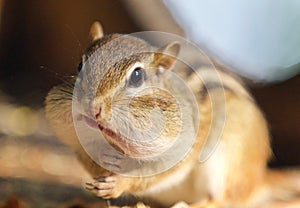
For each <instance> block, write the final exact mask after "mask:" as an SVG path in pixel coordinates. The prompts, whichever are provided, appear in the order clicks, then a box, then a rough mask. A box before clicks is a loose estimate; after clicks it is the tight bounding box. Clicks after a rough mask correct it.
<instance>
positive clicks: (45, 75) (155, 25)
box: [0, 0, 300, 207]
mask: <svg viewBox="0 0 300 208" xmlns="http://www.w3.org/2000/svg"><path fill="white" fill-rule="evenodd" d="M169 4H170V1H169V3H168V5H169ZM172 13H173V14H174V15H176V13H174V11H173V12H172ZM95 20H99V21H101V23H102V24H103V27H104V30H105V33H112V32H118V33H132V32H137V31H143V30H159V31H166V32H172V33H175V34H179V35H185V32H184V31H183V30H182V29H181V27H179V25H178V24H177V23H176V22H175V21H174V20H173V19H172V16H171V14H170V13H169V12H168V10H167V9H166V7H165V5H164V4H163V3H162V2H160V1H158V0H153V1H151V3H150V2H149V1H138V0H114V1H110V0H87V1H79V0H75V1H71V0H60V1H54V0H40V1H35V0H26V1H17V0H0V207H24V206H25V207H31V206H33V207H34V206H35V205H39V207H51V206H52V207H55V206H56V205H57V206H58V204H59V205H61V204H63V206H64V207H72V206H73V205H74V204H75V205H76V206H78V207H93V206H99V204H98V203H102V202H99V200H97V199H96V198H94V197H92V196H91V195H89V194H88V193H86V192H85V191H84V190H82V188H80V187H81V184H82V182H83V181H85V179H86V178H88V175H87V174H86V172H85V171H84V170H83V169H82V168H81V166H80V165H79V164H78V162H77V160H76V157H75V156H74V154H73V153H72V151H70V150H69V149H68V148H66V147H65V146H63V145H62V144H60V143H59V142H58V141H57V140H56V139H55V137H54V136H53V134H52V132H51V130H50V129H49V127H48V125H47V122H46V121H45V119H44V114H43V102H44V98H45V96H46V94H47V92H48V91H49V89H50V88H51V87H52V86H54V85H57V84H59V83H62V81H63V80H64V79H66V78H68V76H71V75H74V74H76V72H77V65H78V63H79V60H80V57H81V54H82V53H83V51H84V50H85V48H86V47H87V46H88V43H89V39H88V32H89V27H90V25H91V23H92V22H93V21H95ZM181 26H183V28H184V25H183V24H182V22H181ZM187 36H189V34H187ZM207 44H208V45H209V43H207ZM207 52H208V53H209V54H211V55H212V56H214V54H213V53H210V51H209V50H208V51H207ZM218 56H219V57H218V58H220V55H218ZM221 56H222V54H221ZM224 57H226V56H225V55H224ZM221 58H222V57H221ZM242 75H243V74H242ZM247 82H248V84H249V87H250V90H251V92H252V93H253V95H254V97H255V99H256V100H257V102H258V104H259V106H260V107H261V108H262V110H263V112H264V113H265V115H266V117H267V120H268V121H269V125H270V129H271V135H272V146H273V150H274V157H273V160H272V161H271V162H270V165H271V166H273V167H283V166H293V165H300V156H299V151H300V128H299V124H300V108H299V106H300V96H299V95H300V76H299V75H295V76H294V77H291V78H289V79H287V80H285V81H282V82H277V83H261V82H259V83H258V82H256V80H249V79H248V81H247ZM74 170H76V171H74ZM49 195H51V197H50V196H49ZM87 201H88V202H89V205H87ZM75 205H74V206H75Z"/></svg>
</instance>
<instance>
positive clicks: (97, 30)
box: [90, 21, 104, 42]
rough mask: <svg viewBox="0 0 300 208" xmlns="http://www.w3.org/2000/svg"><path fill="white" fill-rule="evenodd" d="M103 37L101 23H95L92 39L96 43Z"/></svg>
mask: <svg viewBox="0 0 300 208" xmlns="http://www.w3.org/2000/svg"><path fill="white" fill-rule="evenodd" d="M103 35H104V33H103V28H102V25H101V24H100V22H98V21H96V22H94V23H93V24H92V26H91V29H90V38H91V39H92V41H93V42H94V41H95V40H98V39H100V38H102V37H103Z"/></svg>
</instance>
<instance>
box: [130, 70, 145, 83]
mask: <svg viewBox="0 0 300 208" xmlns="http://www.w3.org/2000/svg"><path fill="white" fill-rule="evenodd" d="M144 78H145V71H144V70H143V69H142V68H140V67H138V68H136V69H134V70H133V72H132V73H131V75H130V78H129V86H131V87H139V86H141V85H142V84H143V81H144Z"/></svg>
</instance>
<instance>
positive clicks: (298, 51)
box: [163, 0, 300, 81]
mask: <svg viewBox="0 0 300 208" xmlns="http://www.w3.org/2000/svg"><path fill="white" fill-rule="evenodd" d="M163 1H164V3H165V5H166V6H167V8H168V9H169V10H170V12H171V14H172V15H173V17H174V18H175V20H176V21H177V22H178V24H179V25H180V26H181V27H182V28H183V29H184V31H185V33H186V36H187V37H188V38H190V39H191V40H193V41H194V42H196V43H197V44H199V45H200V46H201V47H202V48H204V50H205V51H206V52H208V53H209V54H212V55H214V56H216V57H217V58H218V59H220V60H221V61H222V62H223V63H225V64H226V65H227V66H230V67H232V68H233V69H234V70H235V71H236V72H237V73H239V74H241V75H242V76H245V77H248V78H250V79H253V80H256V81H280V80H284V79H287V78H290V77H291V76H294V75H296V74H297V73H298V72H299V71H300V64H299V63H300V1H299V0H278V1H274V0H245V1H240V0H227V1H222V0H185V1H180V0H163Z"/></svg>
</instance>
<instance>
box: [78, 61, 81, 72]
mask: <svg viewBox="0 0 300 208" xmlns="http://www.w3.org/2000/svg"><path fill="white" fill-rule="evenodd" d="M81 69H82V61H80V63H79V64H78V66H77V70H78V72H80V71H81Z"/></svg>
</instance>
